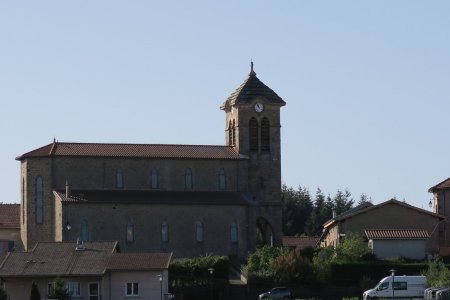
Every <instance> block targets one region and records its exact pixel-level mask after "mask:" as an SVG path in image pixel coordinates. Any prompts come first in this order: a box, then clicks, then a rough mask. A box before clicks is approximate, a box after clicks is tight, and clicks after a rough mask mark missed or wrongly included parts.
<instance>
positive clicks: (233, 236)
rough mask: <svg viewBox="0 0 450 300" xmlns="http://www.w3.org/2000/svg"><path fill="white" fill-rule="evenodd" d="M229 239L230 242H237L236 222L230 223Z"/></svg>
mask: <svg viewBox="0 0 450 300" xmlns="http://www.w3.org/2000/svg"><path fill="white" fill-rule="evenodd" d="M230 240H231V242H232V243H237V242H238V227H237V224H236V222H233V223H231V225H230Z"/></svg>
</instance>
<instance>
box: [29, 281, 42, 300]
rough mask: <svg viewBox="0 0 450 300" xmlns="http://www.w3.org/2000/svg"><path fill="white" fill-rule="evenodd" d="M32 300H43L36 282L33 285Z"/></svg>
mask: <svg viewBox="0 0 450 300" xmlns="http://www.w3.org/2000/svg"><path fill="white" fill-rule="evenodd" d="M30 300H41V293H40V292H39V288H38V286H37V284H36V283H35V282H33V283H32V284H31V293H30Z"/></svg>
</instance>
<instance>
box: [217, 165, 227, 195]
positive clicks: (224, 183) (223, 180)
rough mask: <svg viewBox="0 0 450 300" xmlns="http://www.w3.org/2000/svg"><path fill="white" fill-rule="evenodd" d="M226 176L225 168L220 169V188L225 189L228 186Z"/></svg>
mask: <svg viewBox="0 0 450 300" xmlns="http://www.w3.org/2000/svg"><path fill="white" fill-rule="evenodd" d="M226 179H227V178H226V176H225V170H224V169H220V170H219V190H224V189H225V188H226V187H227V180H226Z"/></svg>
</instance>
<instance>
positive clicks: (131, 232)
mask: <svg viewBox="0 0 450 300" xmlns="http://www.w3.org/2000/svg"><path fill="white" fill-rule="evenodd" d="M132 242H134V225H133V223H131V222H128V223H127V243H132Z"/></svg>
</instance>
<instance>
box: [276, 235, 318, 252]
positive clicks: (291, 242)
mask: <svg viewBox="0 0 450 300" xmlns="http://www.w3.org/2000/svg"><path fill="white" fill-rule="evenodd" d="M319 239H320V238H319V237H318V236H282V237H281V244H282V245H283V246H285V247H295V249H297V250H301V249H305V248H307V247H313V248H315V247H317V244H318V243H319Z"/></svg>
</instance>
